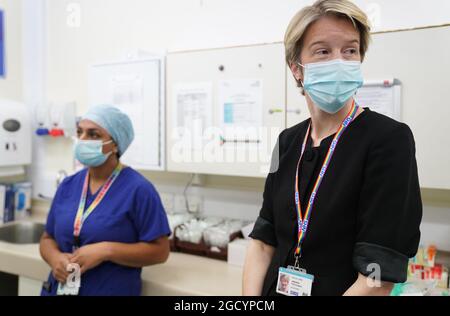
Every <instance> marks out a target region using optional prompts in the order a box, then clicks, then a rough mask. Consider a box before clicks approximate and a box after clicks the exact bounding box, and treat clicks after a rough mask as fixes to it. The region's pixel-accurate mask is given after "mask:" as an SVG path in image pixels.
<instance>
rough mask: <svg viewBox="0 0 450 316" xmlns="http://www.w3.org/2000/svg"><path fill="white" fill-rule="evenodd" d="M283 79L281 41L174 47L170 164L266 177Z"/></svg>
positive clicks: (281, 120)
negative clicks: (196, 48)
mask: <svg viewBox="0 0 450 316" xmlns="http://www.w3.org/2000/svg"><path fill="white" fill-rule="evenodd" d="M285 81H286V67H285V63H284V49H283V45H282V44H269V45H259V46H249V47H236V48H226V49H214V50H204V51H192V52H180V53H172V54H169V55H168V59H167V102H168V106H167V117H168V118H169V119H168V121H167V131H166V132H167V157H168V161H167V167H168V170H169V171H177V172H192V173H206V174H219V175H235V176H252V177H265V176H266V175H267V172H268V170H269V165H270V158H271V154H272V150H273V147H274V146H275V144H276V140H277V137H278V135H279V133H280V132H281V131H282V130H283V129H284V128H285V90H286V88H285V87H286V82H285Z"/></svg>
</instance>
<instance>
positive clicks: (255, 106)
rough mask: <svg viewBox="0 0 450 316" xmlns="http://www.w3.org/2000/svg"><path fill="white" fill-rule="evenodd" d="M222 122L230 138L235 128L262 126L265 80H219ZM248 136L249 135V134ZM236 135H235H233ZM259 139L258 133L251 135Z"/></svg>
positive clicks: (256, 127)
mask: <svg viewBox="0 0 450 316" xmlns="http://www.w3.org/2000/svg"><path fill="white" fill-rule="evenodd" d="M218 100H219V112H220V124H221V127H222V128H223V129H224V131H225V135H224V137H225V138H229V136H230V135H227V133H228V131H230V133H233V135H235V132H233V131H232V130H233V129H235V130H236V129H239V128H244V129H246V128H255V129H258V128H260V127H262V122H263V112H262V107H263V106H262V102H263V82H262V80H260V79H237V80H224V81H221V82H219V91H218ZM247 136H248V135H247ZM231 137H235V136H231ZM248 138H249V137H247V140H259V137H258V136H257V135H254V136H253V137H250V138H252V139H248Z"/></svg>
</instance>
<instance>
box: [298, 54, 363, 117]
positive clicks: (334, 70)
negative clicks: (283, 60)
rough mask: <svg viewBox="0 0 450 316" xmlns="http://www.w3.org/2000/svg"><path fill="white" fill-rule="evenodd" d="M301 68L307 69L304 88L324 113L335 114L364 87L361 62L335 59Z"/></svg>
mask: <svg viewBox="0 0 450 316" xmlns="http://www.w3.org/2000/svg"><path fill="white" fill-rule="evenodd" d="M298 65H299V66H301V67H303V68H304V69H305V71H304V75H305V80H304V83H303V87H304V89H305V91H306V93H308V95H309V96H310V97H311V99H312V100H313V102H314V103H315V104H316V105H317V106H318V107H319V108H320V109H322V110H323V111H325V112H327V113H330V114H334V113H336V112H338V111H339V110H341V109H342V108H343V107H344V106H345V104H346V103H347V101H348V100H349V99H350V98H351V97H352V96H353V95H355V93H356V90H358V89H359V88H361V87H362V85H363V82H364V79H363V76H362V73H361V62H359V61H345V60H341V59H335V60H331V61H327V62H318V63H311V64H306V65H302V64H300V63H298Z"/></svg>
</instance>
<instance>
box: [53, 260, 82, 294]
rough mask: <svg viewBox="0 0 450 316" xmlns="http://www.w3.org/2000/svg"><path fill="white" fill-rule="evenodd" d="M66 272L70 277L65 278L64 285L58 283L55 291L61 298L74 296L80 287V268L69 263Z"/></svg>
mask: <svg viewBox="0 0 450 316" xmlns="http://www.w3.org/2000/svg"><path fill="white" fill-rule="evenodd" d="M67 270H68V271H70V272H71V273H70V275H69V277H68V278H67V282H66V283H65V284H61V283H58V289H57V291H56V295H58V296H63V295H69V296H76V295H78V293H79V292H80V286H81V273H80V266H79V265H77V264H75V263H71V264H69V265H68V266H67Z"/></svg>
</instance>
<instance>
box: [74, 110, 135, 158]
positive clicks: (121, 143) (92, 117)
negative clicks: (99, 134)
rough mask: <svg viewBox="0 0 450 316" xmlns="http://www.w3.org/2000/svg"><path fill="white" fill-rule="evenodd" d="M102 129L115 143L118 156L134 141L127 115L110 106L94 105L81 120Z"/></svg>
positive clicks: (131, 125)
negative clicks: (92, 123) (90, 122)
mask: <svg viewBox="0 0 450 316" xmlns="http://www.w3.org/2000/svg"><path fill="white" fill-rule="evenodd" d="M81 119H82V120H89V121H92V122H94V123H96V124H97V125H99V126H101V127H103V128H104V129H105V130H106V131H107V132H108V133H109V135H111V138H112V139H113V140H114V142H115V143H116V145H117V147H118V149H119V156H122V155H123V153H124V152H125V151H126V150H127V148H128V147H129V146H130V144H131V142H132V141H133V139H134V130H133V124H132V123H131V120H130V118H129V117H128V115H126V114H125V113H123V112H122V111H120V110H119V109H118V108H116V107H113V106H110V105H96V106H93V107H91V108H89V111H88V112H87V113H86V114H85V115H84V116H83V117H82V118H81Z"/></svg>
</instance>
